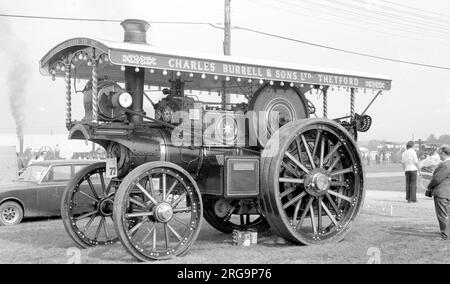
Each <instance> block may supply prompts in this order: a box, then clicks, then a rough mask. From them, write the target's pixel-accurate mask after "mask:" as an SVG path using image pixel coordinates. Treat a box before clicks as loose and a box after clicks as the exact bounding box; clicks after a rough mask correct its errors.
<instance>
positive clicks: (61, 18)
mask: <svg viewBox="0 0 450 284" xmlns="http://www.w3.org/2000/svg"><path fill="white" fill-rule="evenodd" d="M0 17H4V18H23V19H36V20H52V21H72V22H103V23H121V22H123V20H116V19H97V18H70V17H49V16H31V15H17V14H0ZM148 22H149V23H150V24H171V25H207V26H211V27H213V28H216V29H223V27H221V26H220V25H221V23H207V22H188V21H185V22H176V21H172V22H170V21H148Z"/></svg>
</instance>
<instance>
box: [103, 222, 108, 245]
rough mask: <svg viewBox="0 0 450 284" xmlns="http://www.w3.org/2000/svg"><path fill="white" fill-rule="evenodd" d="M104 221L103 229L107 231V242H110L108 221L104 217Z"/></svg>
mask: <svg viewBox="0 0 450 284" xmlns="http://www.w3.org/2000/svg"><path fill="white" fill-rule="evenodd" d="M102 219H103V229H104V230H105V236H106V240H107V241H108V240H109V232H108V225H107V224H106V219H105V217H102Z"/></svg>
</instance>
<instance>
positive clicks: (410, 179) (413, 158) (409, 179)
mask: <svg viewBox="0 0 450 284" xmlns="http://www.w3.org/2000/svg"><path fill="white" fill-rule="evenodd" d="M402 165H403V170H404V171H405V177H406V200H408V203H415V202H417V198H416V192H417V172H418V171H419V159H417V153H416V151H415V150H414V142H413V141H409V142H408V144H406V151H405V152H403V154H402Z"/></svg>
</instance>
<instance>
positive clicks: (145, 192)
mask: <svg viewBox="0 0 450 284" xmlns="http://www.w3.org/2000/svg"><path fill="white" fill-rule="evenodd" d="M136 186H137V187H138V188H139V190H140V191H142V192H143V193H144V194H145V196H147V198H148V199H150V201H151V202H152V203H153V204H155V205H158V202H157V201H156V200H155V199H154V198H153V196H152V195H151V194H150V193H148V191H147V190H145V188H143V187H142V185H141V184H140V183H136ZM150 187H151V188H153V186H152V182H150Z"/></svg>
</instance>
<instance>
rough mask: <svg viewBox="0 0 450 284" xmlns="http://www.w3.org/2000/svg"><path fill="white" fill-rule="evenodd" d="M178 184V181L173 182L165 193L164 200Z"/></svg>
mask: <svg viewBox="0 0 450 284" xmlns="http://www.w3.org/2000/svg"><path fill="white" fill-rule="evenodd" d="M178 183H179V181H178V180H176V181H174V182H173V184H172V186H171V187H170V189H169V191H167V193H166V198H167V197H168V196H169V195H170V194H172V191H173V190H174V189H175V187H176V186H177V185H178ZM164 200H165V199H164Z"/></svg>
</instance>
